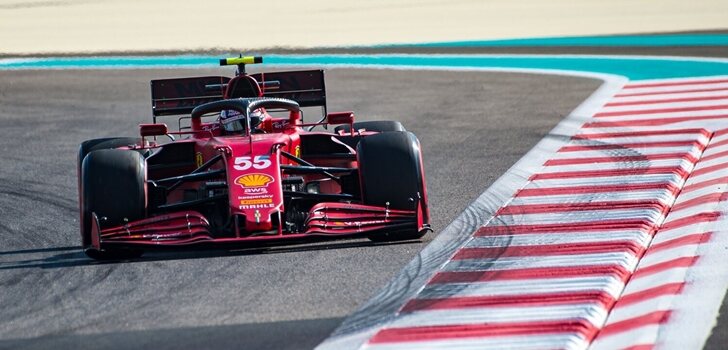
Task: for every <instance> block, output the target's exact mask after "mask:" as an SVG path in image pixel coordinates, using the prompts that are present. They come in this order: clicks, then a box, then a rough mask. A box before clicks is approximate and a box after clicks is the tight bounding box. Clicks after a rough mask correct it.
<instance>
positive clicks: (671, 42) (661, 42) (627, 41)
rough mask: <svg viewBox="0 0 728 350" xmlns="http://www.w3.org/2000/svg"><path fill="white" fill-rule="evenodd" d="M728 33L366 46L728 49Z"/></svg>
mask: <svg viewBox="0 0 728 350" xmlns="http://www.w3.org/2000/svg"><path fill="white" fill-rule="evenodd" d="M727 45H728V34H653V35H610V36H572V37H543V38H523V39H501V40H468V41H443V42H433V43H419V44H394V45H376V46H366V47H367V48H371V47H375V48H402V47H440V48H442V47H557V46H577V47H597V46H608V47H620V46H624V47H669V46H727Z"/></svg>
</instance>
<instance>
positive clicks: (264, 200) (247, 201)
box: [240, 198, 273, 205]
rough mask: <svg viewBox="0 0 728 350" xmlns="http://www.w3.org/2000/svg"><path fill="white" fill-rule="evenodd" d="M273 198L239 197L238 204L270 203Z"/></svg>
mask: <svg viewBox="0 0 728 350" xmlns="http://www.w3.org/2000/svg"><path fill="white" fill-rule="evenodd" d="M271 203H273V198H256V199H241V200H240V205H255V204H271Z"/></svg>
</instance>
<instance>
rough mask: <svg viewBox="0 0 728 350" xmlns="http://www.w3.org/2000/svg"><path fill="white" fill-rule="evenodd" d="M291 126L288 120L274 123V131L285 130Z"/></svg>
mask: <svg viewBox="0 0 728 350" xmlns="http://www.w3.org/2000/svg"><path fill="white" fill-rule="evenodd" d="M288 124H290V121H288V120H278V121H274V122H273V129H284V128H285V127H287V126H288Z"/></svg>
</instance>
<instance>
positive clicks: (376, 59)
mask: <svg viewBox="0 0 728 350" xmlns="http://www.w3.org/2000/svg"><path fill="white" fill-rule="evenodd" d="M218 61H219V57H217V56H201V55H200V56H189V55H188V56H144V57H141V56H136V57H129V56H124V57H68V58H32V59H6V60H0V70H3V69H4V70H8V69H11V70H12V69H77V68H80V69H97V68H180V67H195V68H213V67H217V65H218ZM265 62H266V63H268V64H276V65H314V66H327V65H356V66H364V67H366V66H379V67H395V68H396V67H432V68H440V69H448V68H451V69H452V68H456V69H468V68H476V69H482V68H510V69H549V70H565V71H583V72H593V73H594V72H596V73H605V74H614V75H621V76H625V77H627V78H629V79H630V80H643V79H667V78H683V77H700V76H712V75H728V60H722V59H714V60H708V59H677V58H659V57H626V56H561V55H269V56H266V58H265Z"/></svg>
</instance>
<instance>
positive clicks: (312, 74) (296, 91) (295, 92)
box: [250, 69, 326, 108]
mask: <svg viewBox="0 0 728 350" xmlns="http://www.w3.org/2000/svg"><path fill="white" fill-rule="evenodd" d="M250 76H251V77H253V78H255V80H257V81H258V82H265V83H263V84H261V88H262V89H263V96H264V97H277V98H287V99H289V100H294V101H296V102H298V105H299V106H301V107H317V106H320V107H324V108H326V84H325V83H324V71H323V70H322V69H316V70H302V71H292V72H270V73H257V74H251V75H250ZM268 82H273V83H274V84H270V85H272V86H274V87H273V88H271V89H268V88H266V86H267V85H269V84H268Z"/></svg>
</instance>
